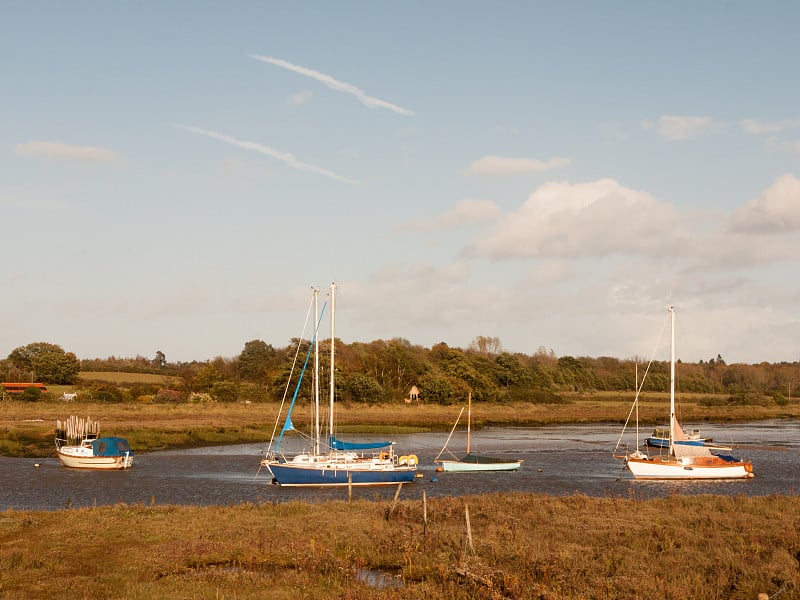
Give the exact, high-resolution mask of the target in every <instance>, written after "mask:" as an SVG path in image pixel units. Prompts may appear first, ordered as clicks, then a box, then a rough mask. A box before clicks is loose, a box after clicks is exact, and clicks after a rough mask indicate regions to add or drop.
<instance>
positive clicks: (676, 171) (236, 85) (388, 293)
mask: <svg viewBox="0 0 800 600" xmlns="http://www.w3.org/2000/svg"><path fill="white" fill-rule="evenodd" d="M798 22H800V5H797V4H796V3H794V2H766V3H752V2H744V1H742V2H703V3H697V2H633V1H631V2H621V1H618V2H614V1H612V2H558V3H540V2H439V3H430V2H406V3H388V2H348V1H344V2H290V3H277V2H225V3H223V2H180V1H170V2H138V3H133V2H127V3H125V2H99V1H98V2H70V3H66V2H36V3H31V2H21V1H16V0H11V1H8V2H4V3H2V4H1V5H0V56H2V59H0V89H2V93H0V152H2V156H3V160H2V161H0V222H2V223H3V227H2V233H0V252H2V256H3V260H2V263H0V276H2V281H3V282H4V285H3V292H4V293H3V294H2V296H0V331H2V333H0V356H5V355H7V354H8V353H9V352H10V351H11V350H13V349H14V348H16V347H17V346H21V345H24V344H28V343H31V342H35V341H47V342H51V343H56V344H59V345H61V346H62V347H63V348H64V349H65V350H67V351H71V352H75V353H76V354H77V355H78V356H79V357H80V358H93V357H106V356H111V355H113V356H136V355H143V356H148V357H152V356H154V355H155V352H156V351H157V350H161V351H163V352H164V353H165V354H166V356H167V359H168V360H171V361H176V360H205V359H209V358H213V357H215V356H225V357H231V356H235V355H237V354H238V353H239V352H240V351H241V350H242V348H243V347H244V344H245V342H247V341H249V340H252V339H262V340H264V341H266V342H268V343H271V344H273V345H275V346H280V347H282V346H285V345H286V344H288V342H289V340H290V338H292V337H294V336H297V335H299V334H300V332H301V330H302V326H303V319H304V317H305V311H306V306H307V302H308V297H309V289H310V287H311V286H314V285H316V286H320V287H326V286H327V285H328V283H329V282H330V281H334V280H335V281H336V282H337V285H338V292H337V318H336V320H337V335H338V337H341V338H342V339H343V340H345V341H346V342H354V341H363V342H369V341H372V340H376V339H391V338H394V337H401V338H405V339H407V340H409V341H410V342H411V343H413V344H419V345H423V346H426V347H430V346H431V345H433V344H436V343H438V342H441V341H444V342H446V343H448V344H449V345H451V346H459V347H466V346H468V345H469V343H470V342H471V341H472V340H473V339H474V338H475V337H476V336H490V337H497V338H499V339H500V341H501V343H502V345H503V348H504V349H506V350H509V351H512V352H524V353H526V354H533V353H535V352H536V351H537V349H538V348H540V347H544V348H546V349H548V350H550V349H552V350H553V351H554V352H555V353H556V354H557V355H559V356H563V355H573V356H615V357H618V358H628V357H632V356H647V355H648V354H649V352H650V351H651V350H652V348H653V343H654V341H655V340H656V339H657V337H658V334H659V333H660V331H661V326H662V324H663V321H664V319H665V318H666V314H667V307H668V306H669V305H675V306H676V307H677V310H678V319H679V321H678V323H679V337H678V344H679V345H678V355H679V356H680V357H681V358H683V359H684V360H692V361H694V360H698V359H708V358H712V357H716V356H717V354H721V355H722V356H723V358H725V360H726V361H728V362H729V363H730V362H760V361H770V362H777V361H784V360H787V361H796V360H798V358H800V351H798V341H799V340H800V316H799V315H798V309H797V307H798V305H800V279H798V272H800V270H798V262H800V258H799V256H800V243H799V242H800V80H798V77H797V58H798V57H799V56H800V36H798V35H797V32H796V24H797V23H798Z"/></svg>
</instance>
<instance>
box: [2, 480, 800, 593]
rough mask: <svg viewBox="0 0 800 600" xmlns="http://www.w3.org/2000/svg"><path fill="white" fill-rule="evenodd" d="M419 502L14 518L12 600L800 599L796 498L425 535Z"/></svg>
mask: <svg viewBox="0 0 800 600" xmlns="http://www.w3.org/2000/svg"><path fill="white" fill-rule="evenodd" d="M403 493H404V494H406V490H404V491H403ZM408 493H409V494H413V497H412V496H411V495H408V496H406V498H407V499H406V500H403V501H401V502H400V504H399V505H398V507H397V508H396V510H395V511H394V512H392V513H391V514H390V515H389V506H388V504H385V503H382V502H367V501H358V502H354V503H353V504H348V503H346V502H327V503H324V504H306V503H300V502H287V503H283V504H277V505H272V504H266V505H249V504H248V505H240V506H228V507H205V508H199V507H175V506H163V507H162V506H141V505H136V506H129V505H117V506H112V507H102V508H94V509H77V510H64V511H57V512H14V511H8V512H5V513H2V514H0V595H2V596H3V597H8V598H31V599H37V598H47V599H50V598H53V597H76V598H129V599H132V600H149V599H154V598H193V599H206V598H207V599H212V598H213V599H234V598H235V599H237V600H247V599H255V598H265V597H269V598H278V599H280V598H287V599H288V598H291V599H292V600H298V599H303V598H353V599H355V598H366V597H369V598H424V599H425V600H439V599H456V598H459V599H460V598H463V599H467V598H470V599H471V598H510V599H522V598H546V599H562V598H607V599H617V598H643V599H648V598H664V599H673V598H674V599H680V600H684V599H685V598H693V599H695V600H704V599H712V598H714V599H716V598H725V599H734V600H735V599H738V598H742V599H745V598H746V599H748V600H752V599H755V598H756V597H757V595H758V594H759V593H762V592H763V593H766V594H769V595H770V596H773V595H776V594H779V595H778V596H775V597H779V598H780V599H781V600H789V599H792V598H798V597H800V595H799V594H798V592H800V587H799V586H800V570H798V558H799V557H800V501H798V499H797V498H796V497H786V496H782V497H756V498H746V497H740V498H735V497H716V496H695V497H681V496H674V497H670V498H665V499H661V500H647V501H639V500H635V499H620V498H605V499H602V498H587V497H584V496H573V497H566V498H561V497H547V496H537V495H530V494H504V495H488V496H481V497H467V498H437V499H433V500H429V501H428V502H427V515H428V522H427V524H425V523H424V521H423V510H422V498H421V495H420V494H419V492H418V491H417V489H416V488H414V490H413V492H411V491H409V492H408ZM465 505H466V506H468V508H469V515H470V524H471V531H472V537H473V550H472V551H470V549H469V546H468V542H467V535H466V519H465ZM387 515H389V517H388V518H387ZM358 569H370V570H373V572H377V573H385V574H389V575H397V576H398V578H397V579H396V581H398V582H400V584H401V586H400V587H396V588H385V589H376V588H374V587H371V586H370V585H368V584H367V583H365V582H363V581H362V580H360V579H359V577H358V576H357V573H358Z"/></svg>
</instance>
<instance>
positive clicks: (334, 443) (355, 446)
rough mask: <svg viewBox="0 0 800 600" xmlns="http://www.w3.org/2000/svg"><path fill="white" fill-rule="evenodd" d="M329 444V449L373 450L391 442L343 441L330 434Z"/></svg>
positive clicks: (389, 444)
mask: <svg viewBox="0 0 800 600" xmlns="http://www.w3.org/2000/svg"><path fill="white" fill-rule="evenodd" d="M330 445H331V450H373V449H377V448H385V447H386V446H391V445H392V442H364V443H358V442H343V441H342V440H337V439H336V438H335V437H334V436H331V437H330Z"/></svg>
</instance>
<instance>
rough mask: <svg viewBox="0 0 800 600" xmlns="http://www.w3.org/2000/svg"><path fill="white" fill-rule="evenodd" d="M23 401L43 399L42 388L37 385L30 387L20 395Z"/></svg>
mask: <svg viewBox="0 0 800 600" xmlns="http://www.w3.org/2000/svg"><path fill="white" fill-rule="evenodd" d="M19 399H20V400H22V401H23V402H38V401H39V400H41V399H42V390H40V389H39V388H35V387H28V388H25V390H24V391H23V392H22V393H21V394H20V395H19Z"/></svg>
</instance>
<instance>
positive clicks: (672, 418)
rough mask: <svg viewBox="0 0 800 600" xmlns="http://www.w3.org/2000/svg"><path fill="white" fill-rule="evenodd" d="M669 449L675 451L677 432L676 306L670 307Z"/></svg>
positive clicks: (671, 451)
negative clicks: (674, 444) (675, 434)
mask: <svg viewBox="0 0 800 600" xmlns="http://www.w3.org/2000/svg"><path fill="white" fill-rule="evenodd" d="M669 329H670V343H669V346H670V355H669V451H670V454H672V453H673V447H672V446H673V442H674V438H675V436H674V432H675V307H674V306H670V307H669Z"/></svg>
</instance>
